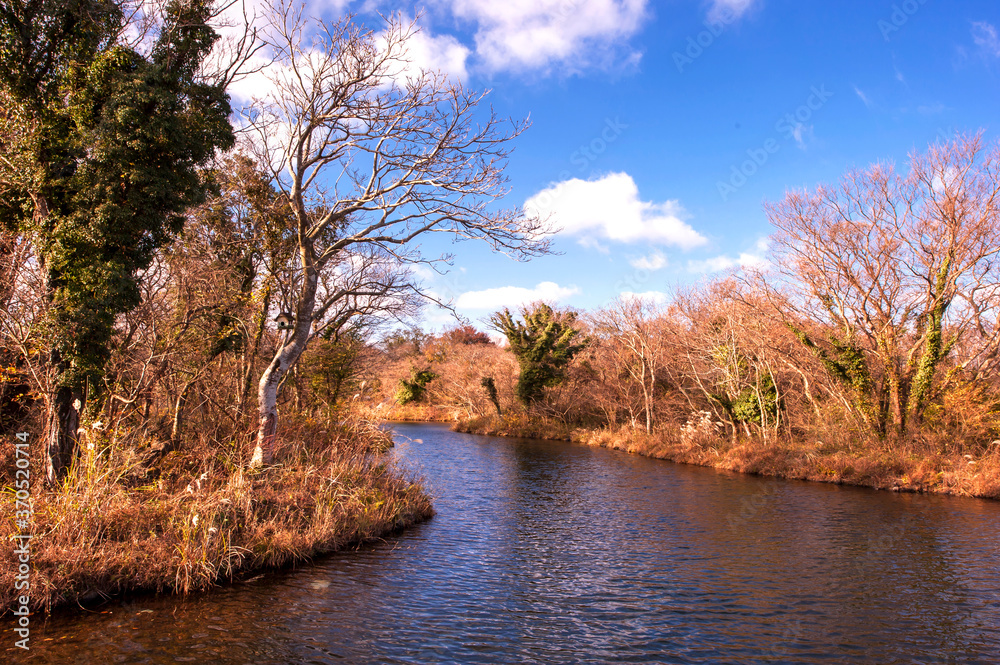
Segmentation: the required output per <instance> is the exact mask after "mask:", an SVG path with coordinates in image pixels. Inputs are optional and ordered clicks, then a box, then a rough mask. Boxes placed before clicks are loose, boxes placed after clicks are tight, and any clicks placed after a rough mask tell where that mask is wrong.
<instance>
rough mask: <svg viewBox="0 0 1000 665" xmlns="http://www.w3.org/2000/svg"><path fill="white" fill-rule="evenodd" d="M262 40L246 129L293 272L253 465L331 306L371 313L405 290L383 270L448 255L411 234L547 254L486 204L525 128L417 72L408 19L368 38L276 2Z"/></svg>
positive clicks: (533, 227)
mask: <svg viewBox="0 0 1000 665" xmlns="http://www.w3.org/2000/svg"><path fill="white" fill-rule="evenodd" d="M270 31H271V40H272V46H273V49H274V58H275V61H274V63H273V65H272V66H271V67H270V68H269V69H268V79H269V81H270V85H271V86H272V90H271V92H270V93H269V94H267V95H265V96H263V97H262V98H261V99H258V100H255V102H254V103H253V104H252V105H251V107H250V108H249V109H247V110H246V111H245V121H246V125H247V127H248V128H249V130H250V133H251V135H252V137H253V146H254V149H255V151H256V154H257V155H258V158H259V159H260V161H261V163H262V164H266V165H268V166H269V167H270V168H271V169H272V175H273V178H274V181H275V183H276V186H277V187H278V189H279V190H280V191H281V192H282V193H283V194H284V195H285V196H286V197H287V199H288V201H289V204H290V207H291V210H292V214H293V216H294V219H295V233H296V239H297V242H298V259H299V275H298V281H297V285H296V296H295V306H294V310H292V312H293V313H294V318H295V325H294V330H292V332H291V334H290V335H288V337H287V339H285V340H284V341H283V343H282V344H281V345H280V347H279V348H278V349H277V351H276V353H275V354H274V357H273V359H272V361H271V363H270V365H269V366H268V368H267V370H266V371H265V372H264V374H263V376H262V377H261V379H260V383H259V386H258V406H259V410H260V427H259V431H258V437H257V445H256V448H255V451H254V456H253V462H252V463H253V464H260V463H267V462H269V461H270V460H271V457H272V450H273V440H274V434H275V431H276V426H277V415H278V414H277V407H276V405H277V395H278V388H279V385H280V384H281V382H282V379H283V378H284V376H285V375H286V374H287V373H288V371H289V370H290V368H291V367H292V366H293V365H294V364H295V363H296V362H297V361H298V359H299V357H300V356H301V355H302V352H303V351H304V350H305V348H306V345H307V344H308V342H309V340H310V338H311V337H312V336H313V335H315V333H316V330H317V328H321V327H323V326H324V325H327V324H326V323H325V320H326V317H328V316H329V315H330V314H331V313H332V312H333V311H334V310H335V309H337V308H338V307H339V305H338V303H341V302H343V301H344V300H345V299H346V300H351V301H352V302H353V303H354V304H355V305H358V306H363V307H368V306H371V305H372V304H373V303H378V302H381V303H382V304H387V303H389V302H392V301H393V300H398V299H400V298H403V297H404V296H405V295H406V294H408V293H409V294H413V293H415V289H416V288H417V287H416V286H415V284H414V282H413V280H412V279H411V278H410V276H409V273H408V272H406V270H405V269H403V270H402V271H399V270H397V271H395V272H393V271H391V270H390V271H388V272H387V271H386V270H385V269H384V268H385V266H387V265H391V264H393V263H395V264H396V265H405V264H407V263H413V262H433V261H440V260H446V259H447V258H448V257H447V256H437V257H431V258H427V257H424V256H423V255H422V254H421V252H420V248H419V247H418V246H417V245H416V244H415V243H414V241H415V240H416V239H417V238H418V237H419V236H423V235H426V234H430V233H445V234H448V235H450V236H452V237H453V238H460V239H464V238H479V239H483V240H486V241H488V242H489V243H490V244H491V245H492V246H493V248H494V249H495V250H497V251H501V252H506V253H509V254H511V255H513V256H515V257H517V258H525V257H528V256H531V255H534V254H538V253H542V252H544V251H546V250H547V242H546V240H545V239H544V237H543V236H542V224H541V222H540V221H538V220H530V219H526V218H525V217H524V215H523V213H522V212H520V211H514V210H502V209H499V210H498V209H496V208H495V206H494V203H495V202H496V201H497V200H498V199H499V198H501V197H502V196H503V195H504V194H505V193H506V179H505V177H504V175H503V171H504V167H505V165H506V163H507V159H508V156H509V153H510V149H511V148H510V143H511V139H513V138H514V137H516V136H517V135H518V134H519V133H520V132H521V131H522V130H523V129H524V125H523V124H518V123H510V124H508V123H507V122H505V121H502V120H501V119H500V118H498V117H497V116H496V115H495V114H493V113H492V112H487V113H483V109H481V102H482V100H483V95H482V94H476V93H472V92H469V91H467V90H465V89H464V88H462V87H461V86H460V85H458V84H455V83H452V82H450V81H449V80H448V79H447V77H446V76H445V75H443V74H441V73H438V72H428V71H414V68H413V67H412V66H411V63H410V62H409V61H408V43H409V41H410V39H411V38H412V36H413V35H414V32H415V27H414V25H413V24H412V23H410V24H406V23H403V22H401V21H400V20H399V19H398V18H387V19H385V26H384V29H383V30H382V31H381V32H378V33H376V32H374V31H370V30H365V29H362V28H361V27H359V26H358V25H357V24H355V23H354V22H353V21H352V20H350V19H349V18H345V19H342V20H341V21H339V22H337V23H333V24H329V23H324V22H322V21H309V20H306V19H305V18H304V16H303V14H302V9H301V8H300V6H299V5H298V4H295V3H292V2H280V3H279V4H278V5H277V7H276V8H275V9H274V10H273V13H272V14H271V16H270ZM335 264H337V265H341V266H344V267H345V270H343V271H342V272H341V276H342V277H343V280H341V281H337V280H333V282H332V283H330V284H328V285H327V286H326V288H323V278H322V276H323V275H324V273H325V272H326V271H327V270H328V269H329V267H330V266H331V265H335ZM352 299H353V300H352ZM348 309H349V310H350V309H351V308H348Z"/></svg>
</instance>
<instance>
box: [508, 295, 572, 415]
mask: <svg viewBox="0 0 1000 665" xmlns="http://www.w3.org/2000/svg"><path fill="white" fill-rule="evenodd" d="M521 315H522V317H523V320H517V319H515V318H514V316H513V315H512V314H511V313H510V310H508V309H504V310H503V311H502V312H497V313H496V314H494V315H493V316H492V317H491V318H490V322H491V323H492V324H493V326H494V327H495V328H496V329H497V330H498V331H500V332H501V333H503V334H504V335H505V336H506V337H507V342H508V343H509V344H510V350H511V352H512V353H513V354H514V357H515V358H517V364H518V369H519V372H518V379H517V397H518V399H519V400H521V402H522V403H523V404H524V405H526V406H530V405H532V404H535V403H536V402H539V401H541V399H542V398H543V397H544V395H545V389H546V388H551V387H554V386H557V385H559V384H560V383H561V382H562V380H563V378H564V376H565V369H566V367H567V366H568V365H569V364H570V362H572V360H573V358H574V357H576V354H578V353H579V352H580V351H582V350H583V349H584V348H585V347H586V344H587V342H586V340H583V341H582V342H577V337H578V336H579V334H580V330H579V328H577V327H576V326H575V325H574V324H575V323H576V313H575V312H557V311H555V310H554V309H552V307H550V306H549V305H546V304H544V303H541V304H538V305H535V306H533V307H530V308H525V309H523V310H522V311H521Z"/></svg>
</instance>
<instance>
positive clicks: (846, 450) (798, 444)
mask: <svg viewBox="0 0 1000 665" xmlns="http://www.w3.org/2000/svg"><path fill="white" fill-rule="evenodd" d="M455 429H456V431H461V432H470V433H474V434H492V435H497V436H513V437H526V438H544V439H555V440H571V441H574V442H577V443H583V444H587V445H591V446H601V447H604V448H610V449H613V450H621V451H624V452H628V453H632V454H636V455H643V456H646V457H653V458H657V459H664V460H669V461H672V462H679V463H683V464H694V465H698V466H708V467H714V468H717V469H726V470H729V471H737V472H740V473H750V474H757V475H763V476H774V477H779V478H793V479H800V480H812V481H819V482H829V483H840V484H846V485H859V486H864V487H873V488H876V489H890V490H895V491H909V492H934V493H942V494H955V495H962V496H974V497H982V498H991V499H1000V442H996V443H994V444H993V445H991V446H989V447H987V448H985V449H978V448H969V449H962V450H959V451H958V452H954V451H952V452H946V453H942V452H940V449H941V446H940V445H939V444H936V443H931V442H919V443H918V442H911V443H908V444H902V445H900V444H897V445H890V444H888V443H886V442H883V441H872V440H858V439H857V438H855V439H854V440H851V441H850V442H849V443H847V442H845V443H843V444H830V443H825V442H823V441H821V440H818V439H815V438H814V439H812V440H808V439H804V440H800V441H790V440H787V439H779V440H774V439H773V438H771V439H764V438H762V437H753V438H739V439H737V440H735V441H734V440H731V439H727V438H725V437H721V436H718V435H716V434H714V433H712V432H710V431H698V430H697V429H689V430H688V431H686V432H685V431H683V429H682V428H677V427H674V428H671V429H669V430H666V431H659V432H654V433H653V434H647V433H646V432H644V431H641V430H634V429H631V428H628V427H623V428H619V429H613V428H603V429H593V430H591V429H570V428H568V427H567V426H565V425H563V424H562V423H558V422H549V421H546V420H545V419H541V418H538V417H529V416H527V415H519V416H512V417H505V418H504V419H502V420H501V419H497V418H476V419H472V420H468V421H463V422H459V423H457V424H456V426H455ZM845 441H846V439H845Z"/></svg>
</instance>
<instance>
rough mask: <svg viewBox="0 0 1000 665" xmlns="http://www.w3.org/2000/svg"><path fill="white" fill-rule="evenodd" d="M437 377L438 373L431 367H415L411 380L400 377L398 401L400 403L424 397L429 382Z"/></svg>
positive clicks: (397, 393) (417, 400) (407, 402)
mask: <svg viewBox="0 0 1000 665" xmlns="http://www.w3.org/2000/svg"><path fill="white" fill-rule="evenodd" d="M436 378H437V374H435V373H434V372H432V371H430V370H429V369H423V370H417V369H414V370H413V373H412V375H411V376H410V379H409V380H406V379H400V381H399V390H397V391H396V401H397V402H399V403H400V404H409V403H410V402H419V401H420V400H422V399H423V398H424V392H425V391H426V389H427V384H428V383H430V382H431V381H433V380H434V379H436Z"/></svg>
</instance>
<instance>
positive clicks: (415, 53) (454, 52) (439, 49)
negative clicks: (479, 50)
mask: <svg viewBox="0 0 1000 665" xmlns="http://www.w3.org/2000/svg"><path fill="white" fill-rule="evenodd" d="M471 52H472V51H471V50H470V49H469V48H468V47H467V46H465V45H464V44H462V43H461V42H459V41H458V40H457V39H455V38H454V37H452V36H451V35H434V34H432V33H431V31H430V30H428V29H427V28H422V29H421V30H420V31H418V32H415V33H414V34H413V35H411V36H410V38H409V39H407V41H406V51H405V53H403V54H402V56H401V58H402V59H403V60H405V61H406V65H405V66H403V67H401V68H400V69H399V71H394V72H392V76H393V78H395V79H396V80H398V81H400V82H402V81H404V80H406V79H408V78H409V79H413V78H416V77H417V76H418V75H419V74H420V72H421V71H434V72H442V73H444V74H446V75H447V76H448V77H449V78H451V79H453V80H465V79H467V78H468V74H467V72H466V67H465V63H466V61H467V60H468V58H469V54H470V53H471Z"/></svg>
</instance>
